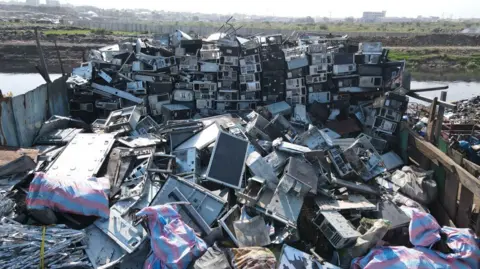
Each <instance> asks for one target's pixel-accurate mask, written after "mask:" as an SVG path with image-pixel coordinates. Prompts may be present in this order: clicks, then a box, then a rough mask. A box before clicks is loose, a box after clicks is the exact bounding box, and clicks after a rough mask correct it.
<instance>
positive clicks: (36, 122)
mask: <svg viewBox="0 0 480 269" xmlns="http://www.w3.org/2000/svg"><path fill="white" fill-rule="evenodd" d="M47 102H48V101H47V85H45V84H44V85H41V86H39V87H38V88H36V89H35V90H33V91H29V92H27V93H26V94H24V95H19V96H15V97H13V100H12V105H13V115H14V117H15V123H16V126H17V132H18V140H19V141H18V142H19V144H20V145H19V146H20V147H29V146H31V145H32V142H33V140H34V139H35V136H36V135H37V132H38V130H39V129H40V127H41V126H42V124H43V123H44V122H45V120H47Z"/></svg>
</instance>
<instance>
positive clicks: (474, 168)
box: [463, 158, 480, 195]
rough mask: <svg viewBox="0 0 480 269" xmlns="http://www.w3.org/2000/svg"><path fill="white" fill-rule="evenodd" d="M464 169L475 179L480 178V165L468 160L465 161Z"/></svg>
mask: <svg viewBox="0 0 480 269" xmlns="http://www.w3.org/2000/svg"><path fill="white" fill-rule="evenodd" d="M463 167H464V168H465V169H466V170H467V171H468V172H470V174H472V175H473V176H474V177H479V176H480V165H478V164H475V163H473V162H471V161H469V160H467V159H465V158H464V159H463ZM479 195H480V194H479Z"/></svg>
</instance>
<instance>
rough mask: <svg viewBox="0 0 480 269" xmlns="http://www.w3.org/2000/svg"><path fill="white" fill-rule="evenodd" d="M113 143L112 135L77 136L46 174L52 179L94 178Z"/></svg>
mask: <svg viewBox="0 0 480 269" xmlns="http://www.w3.org/2000/svg"><path fill="white" fill-rule="evenodd" d="M114 142H115V136H114V135H113V134H83V133H82V134H77V135H76V136H75V138H74V139H73V140H72V141H71V142H70V143H69V144H68V145H67V147H66V148H65V150H64V151H63V152H62V154H61V155H60V156H59V157H58V158H57V159H56V160H55V162H54V163H53V165H52V166H51V167H50V169H48V170H47V172H46V174H47V176H50V177H54V178H62V179H66V178H71V179H79V178H80V179H85V180H86V179H87V178H89V177H91V176H95V175H96V173H97V172H98V170H99V169H100V167H101V166H102V164H103V162H104V160H105V158H106V157H107V156H108V153H109V152H110V149H111V148H112V146H113V143H114Z"/></svg>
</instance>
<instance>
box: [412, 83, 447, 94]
mask: <svg viewBox="0 0 480 269" xmlns="http://www.w3.org/2000/svg"><path fill="white" fill-rule="evenodd" d="M441 90H448V85H447V86H441V87H433V88H423V89H413V90H410V92H415V93H417V92H433V91H441Z"/></svg>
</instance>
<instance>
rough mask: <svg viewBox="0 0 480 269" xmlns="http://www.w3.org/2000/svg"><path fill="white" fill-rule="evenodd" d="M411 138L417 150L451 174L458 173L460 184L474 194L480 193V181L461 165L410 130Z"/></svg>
mask: <svg viewBox="0 0 480 269" xmlns="http://www.w3.org/2000/svg"><path fill="white" fill-rule="evenodd" d="M409 131H410V134H411V136H410V137H411V138H412V137H413V139H414V141H415V145H416V146H417V149H418V150H419V151H420V152H421V153H422V154H423V155H425V156H426V157H427V158H429V159H430V160H432V161H434V160H435V161H437V162H438V163H441V164H442V165H443V167H444V168H445V169H447V170H448V171H450V172H456V173H457V174H458V179H459V180H460V182H461V183H462V184H463V185H464V186H465V187H466V188H467V189H469V190H470V191H471V192H472V193H480V180H479V179H478V178H476V177H474V176H473V175H472V174H470V173H469V172H468V171H467V170H465V169H464V168H463V167H461V166H460V165H458V164H456V163H455V162H454V161H453V160H452V159H451V158H450V157H448V156H447V155H445V153H443V152H442V151H441V150H439V149H438V148H436V147H435V146H434V145H433V144H431V143H428V142H426V141H425V140H423V139H422V138H421V137H419V136H418V135H417V134H415V132H414V131H412V130H409Z"/></svg>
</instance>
